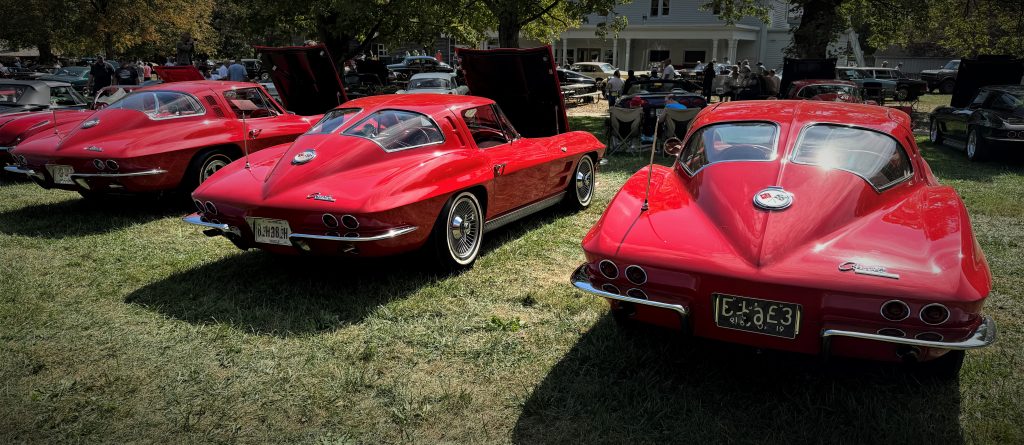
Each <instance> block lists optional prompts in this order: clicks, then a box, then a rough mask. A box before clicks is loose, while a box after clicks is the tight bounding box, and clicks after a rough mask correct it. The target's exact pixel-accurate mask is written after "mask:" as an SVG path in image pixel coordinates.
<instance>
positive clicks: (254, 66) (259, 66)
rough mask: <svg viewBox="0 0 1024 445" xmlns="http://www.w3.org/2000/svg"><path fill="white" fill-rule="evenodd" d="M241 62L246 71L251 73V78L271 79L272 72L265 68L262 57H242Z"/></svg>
mask: <svg viewBox="0 0 1024 445" xmlns="http://www.w3.org/2000/svg"><path fill="white" fill-rule="evenodd" d="M241 63H242V66H244V67H245V72H246V74H248V75H249V78H250V79H254V80H258V81H260V82H269V81H270V73H268V72H267V71H266V70H264V69H263V63H262V62H261V61H260V59H242V60H241Z"/></svg>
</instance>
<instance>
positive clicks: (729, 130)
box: [679, 122, 778, 175]
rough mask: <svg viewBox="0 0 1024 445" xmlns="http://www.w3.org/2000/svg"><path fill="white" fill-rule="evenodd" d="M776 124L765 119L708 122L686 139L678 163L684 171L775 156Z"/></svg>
mask: <svg viewBox="0 0 1024 445" xmlns="http://www.w3.org/2000/svg"><path fill="white" fill-rule="evenodd" d="M777 134H778V127H777V126H776V125H775V124H770V123H767V122H731V123H724V124H716V125H708V126H707V127H704V128H701V129H700V130H697V131H696V132H694V133H693V134H692V135H690V139H689V140H687V141H686V147H685V148H684V149H683V152H682V153H681V154H680V155H679V163H680V164H682V166H683V168H685V169H686V171H687V172H688V173H690V174H691V175H692V174H695V173H696V172H697V171H698V170H700V169H702V168H704V167H706V166H708V165H711V164H714V163H716V162H725V161H770V160H772V159H775V148H776V147H775V145H776V143H777V138H776V135H777Z"/></svg>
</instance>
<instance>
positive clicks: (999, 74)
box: [928, 58, 1024, 161]
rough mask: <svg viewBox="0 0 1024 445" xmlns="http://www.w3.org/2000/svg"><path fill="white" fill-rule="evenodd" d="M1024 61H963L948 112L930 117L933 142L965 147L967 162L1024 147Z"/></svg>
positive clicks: (938, 110)
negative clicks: (956, 142) (1023, 83)
mask: <svg viewBox="0 0 1024 445" xmlns="http://www.w3.org/2000/svg"><path fill="white" fill-rule="evenodd" d="M1022 75H1024V61H1021V60H1017V59H999V58H986V59H981V60H976V59H964V60H963V62H962V64H961V65H960V74H959V80H958V81H957V83H956V86H955V88H954V91H953V95H952V96H951V97H950V105H949V106H941V107H938V108H936V109H935V110H934V111H932V114H931V116H930V119H929V121H930V122H929V124H930V125H929V132H928V136H929V139H930V140H931V141H932V142H933V143H935V144H941V143H943V142H945V141H947V140H953V141H958V142H961V143H963V144H964V145H963V146H964V151H965V152H966V153H967V159H969V160H971V161H983V160H986V159H988V158H989V157H991V155H992V154H993V152H994V151H995V150H997V149H1003V148H1014V149H1020V148H1021V147H1024V86H1021V85H1020V79H1021V76H1022Z"/></svg>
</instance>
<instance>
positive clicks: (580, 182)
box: [576, 156, 594, 207]
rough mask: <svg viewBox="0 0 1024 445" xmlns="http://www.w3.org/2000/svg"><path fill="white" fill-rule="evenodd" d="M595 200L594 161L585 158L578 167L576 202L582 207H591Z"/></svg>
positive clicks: (587, 157) (588, 157)
mask: <svg viewBox="0 0 1024 445" xmlns="http://www.w3.org/2000/svg"><path fill="white" fill-rule="evenodd" d="M592 199H594V161H593V160H592V159H590V156H583V158H582V159H580V162H579V165H577V166H576V201H577V202H578V203H579V205H580V206H581V207H586V206H588V205H590V201H591V200H592Z"/></svg>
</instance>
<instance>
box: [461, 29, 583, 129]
mask: <svg viewBox="0 0 1024 445" xmlns="http://www.w3.org/2000/svg"><path fill="white" fill-rule="evenodd" d="M456 52H457V54H458V56H459V58H460V59H461V60H462V71H463V74H464V76H465V79H466V85H467V86H469V91H470V92H471V94H473V95H475V96H482V97H486V98H488V99H491V100H493V101H495V102H497V103H498V105H499V106H500V107H501V110H502V111H504V112H505V115H506V116H508V118H509V120H510V121H512V126H513V127H515V128H516V130H518V131H519V133H520V134H522V135H523V136H526V137H546V136H554V135H556V134H559V133H564V132H566V131H569V119H568V117H567V115H566V111H565V101H564V100H563V98H562V88H561V86H560V85H559V82H558V75H557V74H556V71H555V59H554V57H553V56H552V54H551V47H550V46H542V47H538V48H530V49H518V48H516V49H512V48H501V49H492V50H478V49H466V48H458V49H456Z"/></svg>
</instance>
